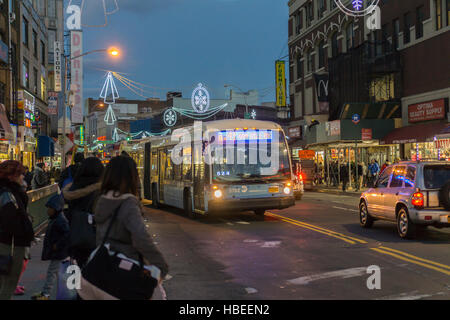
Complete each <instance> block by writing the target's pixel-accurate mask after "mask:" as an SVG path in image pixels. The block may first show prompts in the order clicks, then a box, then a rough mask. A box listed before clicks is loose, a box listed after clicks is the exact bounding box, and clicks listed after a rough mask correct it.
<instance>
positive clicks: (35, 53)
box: [33, 30, 38, 59]
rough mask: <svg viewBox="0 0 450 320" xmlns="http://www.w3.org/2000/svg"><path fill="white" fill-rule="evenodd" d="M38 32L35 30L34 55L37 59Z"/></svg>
mask: <svg viewBox="0 0 450 320" xmlns="http://www.w3.org/2000/svg"><path fill="white" fill-rule="evenodd" d="M37 37H38V36H37V33H36V31H34V30H33V55H34V57H35V58H36V59H37V57H38V40H37Z"/></svg>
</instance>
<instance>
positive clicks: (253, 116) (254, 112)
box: [250, 109, 256, 120]
mask: <svg viewBox="0 0 450 320" xmlns="http://www.w3.org/2000/svg"><path fill="white" fill-rule="evenodd" d="M250 116H251V117H252V119H253V120H255V119H256V111H255V109H253V110H252V113H251V114H250Z"/></svg>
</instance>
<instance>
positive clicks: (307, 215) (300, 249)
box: [146, 193, 450, 300]
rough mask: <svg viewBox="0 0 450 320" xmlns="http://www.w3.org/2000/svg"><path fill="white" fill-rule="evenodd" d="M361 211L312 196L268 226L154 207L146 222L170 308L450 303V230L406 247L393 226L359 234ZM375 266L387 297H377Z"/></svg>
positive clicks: (270, 218)
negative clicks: (239, 303)
mask: <svg viewBox="0 0 450 320" xmlns="http://www.w3.org/2000/svg"><path fill="white" fill-rule="evenodd" d="M357 208H358V198H356V197H352V196H345V195H332V194H324V193H306V194H305V195H304V198H303V199H302V200H301V201H297V204H296V206H295V207H291V208H288V209H285V210H271V211H270V213H266V215H265V216H264V217H258V216H256V215H255V214H253V213H252V212H229V213H224V214H220V215H214V216H208V217H203V218H200V219H198V220H190V219H189V218H187V217H185V216H184V214H183V212H181V211H179V210H176V209H170V208H164V209H162V210H156V209H153V208H147V209H146V220H147V221H148V227H149V230H150V232H151V233H152V234H153V236H154V239H155V242H156V243H157V245H158V247H159V248H160V250H161V251H162V252H163V254H164V256H165V257H166V259H167V261H168V263H169V266H170V272H169V274H170V279H169V280H167V281H165V282H164V288H165V291H166V293H167V298H168V299H169V300H178V299H183V300H184V299H186V300H205V299H211V300H224V299H231V300H245V299H275V300H278V299H283V300H291V299H294V300H302V299H405V300H406V299H450V250H449V245H450V229H435V228H428V229H427V230H426V231H425V232H424V233H421V234H420V235H419V237H418V238H417V239H416V240H402V239H400V238H399V237H398V235H397V233H396V227H395V224H391V223H387V222H378V221H377V222H375V224H374V227H373V228H372V229H369V230H366V229H362V228H361V227H360V226H359V220H358V211H357ZM373 265H375V266H378V267H379V268H380V280H381V281H380V285H381V288H380V289H376V288H375V289H372V290H370V289H368V286H367V282H368V279H369V277H371V276H372V274H371V273H368V272H367V268H368V267H369V266H373ZM369 282H370V283H374V282H373V281H372V280H370V281H369Z"/></svg>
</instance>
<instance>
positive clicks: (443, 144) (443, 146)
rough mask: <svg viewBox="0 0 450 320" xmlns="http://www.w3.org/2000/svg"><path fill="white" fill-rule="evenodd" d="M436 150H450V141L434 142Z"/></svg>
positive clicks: (440, 140)
mask: <svg viewBox="0 0 450 320" xmlns="http://www.w3.org/2000/svg"><path fill="white" fill-rule="evenodd" d="M434 145H435V147H436V149H448V148H450V139H439V140H435V141H434Z"/></svg>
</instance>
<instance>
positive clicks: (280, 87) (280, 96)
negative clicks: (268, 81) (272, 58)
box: [275, 61, 286, 107]
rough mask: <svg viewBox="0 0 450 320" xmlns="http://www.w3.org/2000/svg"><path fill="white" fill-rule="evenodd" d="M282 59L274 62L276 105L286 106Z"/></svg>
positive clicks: (284, 72) (283, 63)
mask: <svg viewBox="0 0 450 320" xmlns="http://www.w3.org/2000/svg"><path fill="white" fill-rule="evenodd" d="M285 64H286V63H285V62H284V61H277V62H275V70H276V87H277V106H278V107H284V106H286V77H285V74H286V71H285V69H286V67H285Z"/></svg>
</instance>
